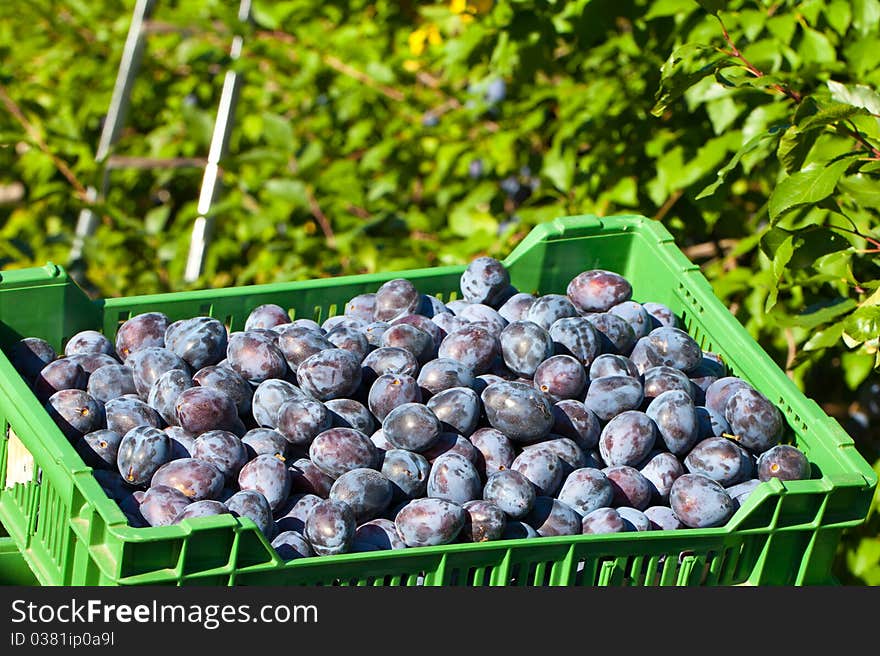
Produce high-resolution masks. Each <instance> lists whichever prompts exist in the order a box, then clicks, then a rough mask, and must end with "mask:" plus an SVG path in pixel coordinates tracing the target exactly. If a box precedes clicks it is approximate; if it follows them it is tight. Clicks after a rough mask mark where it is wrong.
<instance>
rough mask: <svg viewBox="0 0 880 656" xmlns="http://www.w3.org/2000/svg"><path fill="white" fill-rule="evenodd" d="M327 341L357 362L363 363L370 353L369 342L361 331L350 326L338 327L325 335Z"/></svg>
mask: <svg viewBox="0 0 880 656" xmlns="http://www.w3.org/2000/svg"><path fill="white" fill-rule="evenodd" d="M327 341H329V342H330V343H331V344H333V346H334V347H336V348H341V349H344V350H346V351H348V352H349V353H351V354H352V355H354V356H355V357H356V358H357V360H358V362H363V360H364V358H365V357H366V356H367V353H369V352H370V350H371V348H370V342H369V341H368V340H367V336H366V335H365V334H364V333H363V330H360V329H358V328H354V327H352V326H347V325H340V326H336V327H335V328H334V329H333V330H331V331H329V332H328V333H327Z"/></svg>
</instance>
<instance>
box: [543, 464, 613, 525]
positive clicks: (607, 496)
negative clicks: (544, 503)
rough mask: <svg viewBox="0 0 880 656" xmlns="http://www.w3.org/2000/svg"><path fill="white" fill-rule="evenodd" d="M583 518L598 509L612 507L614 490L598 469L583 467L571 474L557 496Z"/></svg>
mask: <svg viewBox="0 0 880 656" xmlns="http://www.w3.org/2000/svg"><path fill="white" fill-rule="evenodd" d="M557 497H558V498H559V500H560V501H562V502H564V503H566V504H567V505H569V506H571V508H573V509H574V510H575V511H576V512H577V513H578V514H580V515H581V516H585V515H588V514H589V513H591V512H593V511H594V510H596V509H597V508H603V507H606V506H610V505H611V502H612V500H613V498H614V490H613V488H612V487H611V483H610V482H609V480H608V478H607V477H606V476H605V474H603V473H602V472H601V471H599V470H598V469H594V468H592V467H582V468H580V469H575V470H574V471H573V472H571V473H570V474H569V475H568V477H567V478H566V479H565V482H564V483H563V484H562V487H561V488H560V490H559V494H558V495H557Z"/></svg>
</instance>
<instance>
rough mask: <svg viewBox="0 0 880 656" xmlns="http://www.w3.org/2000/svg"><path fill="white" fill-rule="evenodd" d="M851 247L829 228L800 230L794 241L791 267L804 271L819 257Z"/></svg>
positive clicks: (843, 238) (844, 238)
mask: <svg viewBox="0 0 880 656" xmlns="http://www.w3.org/2000/svg"><path fill="white" fill-rule="evenodd" d="M851 246H852V244H851V243H850V241H849V240H848V239H847V238H846V237H844V236H843V235H841V234H840V233H839V232H836V231H834V230H831V229H829V228H818V229H815V230H802V231H800V232H798V233H797V238H796V239H795V251H794V256H793V257H792V259H791V267H792V268H793V269H806V268H808V267H811V266H812V265H813V264H814V263H815V262H816V261H817V260H818V259H819V258H820V257H824V256H825V255H828V254H829V253H836V252H838V251H843V250H846V249H847V248H850V247H851Z"/></svg>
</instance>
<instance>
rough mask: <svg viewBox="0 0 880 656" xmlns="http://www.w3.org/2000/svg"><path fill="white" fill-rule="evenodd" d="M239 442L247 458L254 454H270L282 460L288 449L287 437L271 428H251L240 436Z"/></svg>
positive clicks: (252, 457)
mask: <svg viewBox="0 0 880 656" xmlns="http://www.w3.org/2000/svg"><path fill="white" fill-rule="evenodd" d="M241 443H242V444H243V445H244V448H245V450H246V451H247V459H248V460H253V459H254V458H255V457H256V456H262V455H270V456H275V457H276V458H280V459H281V461H282V462H284V460H285V459H286V458H287V454H288V452H289V449H290V442H288V441H287V438H285V437H284V435H282V434H281V433H279V432H278V431H276V430H272V429H271V428H252V429H251V430H249V431H248V432H247V433H245V434H244V436H243V437H242V438H241Z"/></svg>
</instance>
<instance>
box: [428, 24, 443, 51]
mask: <svg viewBox="0 0 880 656" xmlns="http://www.w3.org/2000/svg"><path fill="white" fill-rule="evenodd" d="M428 43H430V44H431V45H432V46H439V45H440V44H441V43H443V37H442V36H440V30H438V29H437V26H436V25H430V26H428Z"/></svg>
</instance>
